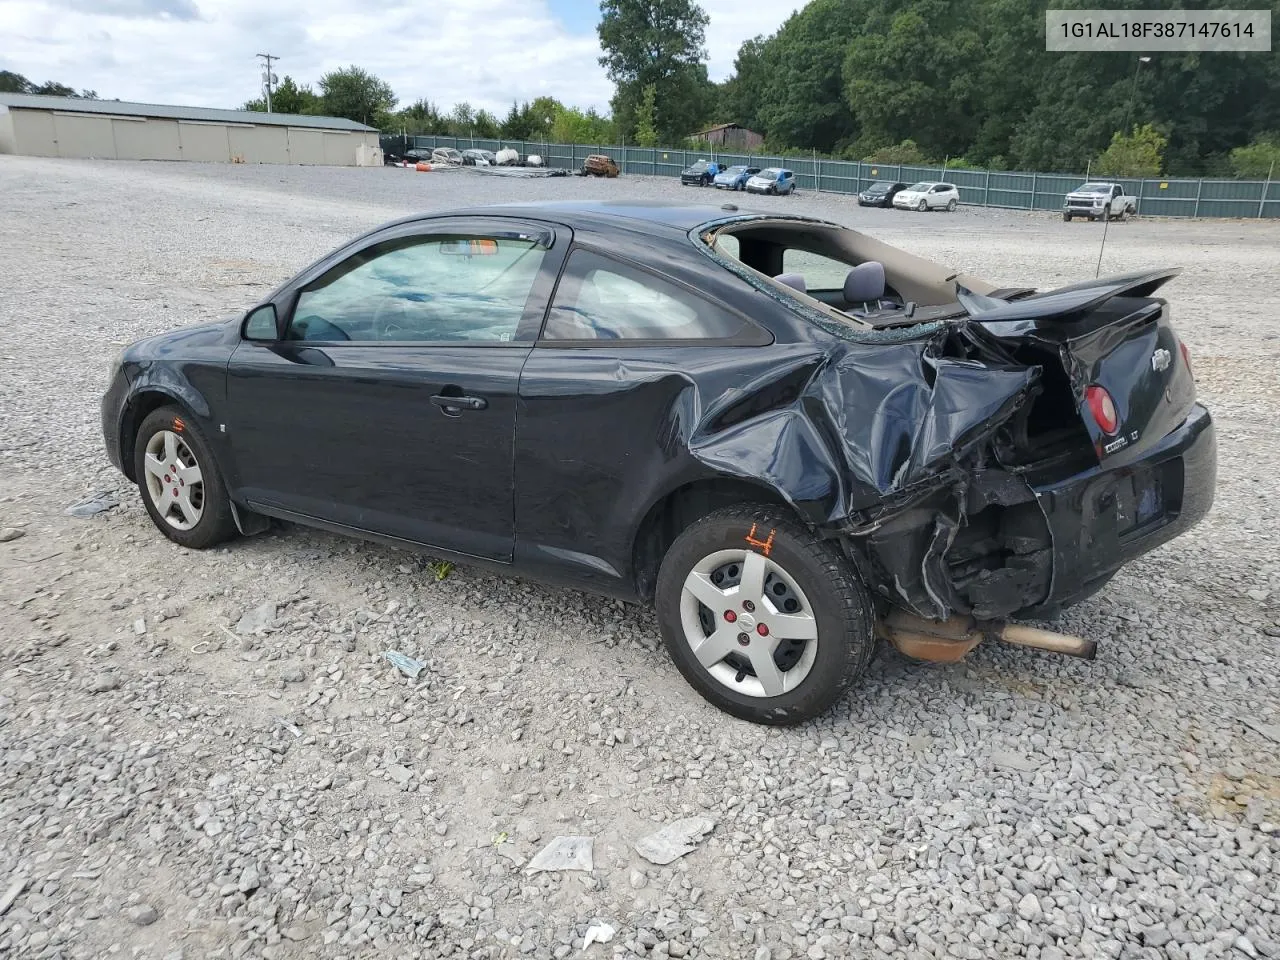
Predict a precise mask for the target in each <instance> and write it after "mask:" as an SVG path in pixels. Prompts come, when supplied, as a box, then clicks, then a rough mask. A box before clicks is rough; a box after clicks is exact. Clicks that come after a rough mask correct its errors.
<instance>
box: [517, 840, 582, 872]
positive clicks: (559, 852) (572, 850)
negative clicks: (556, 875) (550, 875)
mask: <svg viewBox="0 0 1280 960" xmlns="http://www.w3.org/2000/svg"><path fill="white" fill-rule="evenodd" d="M592 866H593V864H592V859H591V838H590V837H556V838H555V839H554V840H552V841H551V842H550V843H548V844H547V845H546V846H545V847H543V848H542V849H541V850H539V851H538V852H537V853H536V854H534V857H533V859H532V860H530V861H529V866H528V867H526V868H525V869H526V870H527V871H528V872H529V873H541V872H543V871H553V870H591V869H592Z"/></svg>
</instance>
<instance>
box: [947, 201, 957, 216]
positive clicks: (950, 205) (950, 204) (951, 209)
mask: <svg viewBox="0 0 1280 960" xmlns="http://www.w3.org/2000/svg"><path fill="white" fill-rule="evenodd" d="M956 206H957V204H956V201H955V200H954V199H952V200H948V201H947V213H955V212H956Z"/></svg>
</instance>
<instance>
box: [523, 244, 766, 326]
mask: <svg viewBox="0 0 1280 960" xmlns="http://www.w3.org/2000/svg"><path fill="white" fill-rule="evenodd" d="M746 328H747V322H746V321H745V320H743V319H742V318H740V317H738V316H737V315H735V314H733V313H731V312H729V311H728V310H725V309H724V308H723V307H719V306H717V305H716V304H714V303H712V302H711V301H710V300H705V299H703V298H702V297H701V296H699V295H698V294H696V293H694V292H693V291H691V290H686V289H685V288H683V287H681V286H679V285H678V284H675V283H671V282H669V281H667V280H663V279H661V278H660V277H657V276H655V275H653V274H651V273H648V272H646V271H644V270H640V269H638V268H636V267H632V266H629V265H627V264H624V263H622V262H620V261H617V260H613V259H611V258H609V257H603V256H600V255H599V254H596V253H592V252H590V251H587V250H575V251H574V252H573V253H572V254H570V255H569V263H568V265H567V266H566V267H565V272H564V275H563V276H562V277H561V278H560V286H559V287H558V288H557V290H556V296H555V300H554V301H553V302H552V305H551V312H550V314H549V315H548V317H547V326H546V329H545V330H544V332H543V335H542V338H543V339H544V340H712V339H722V338H727V337H732V336H735V335H736V334H739V333H741V332H743V331H744V330H745V329H746Z"/></svg>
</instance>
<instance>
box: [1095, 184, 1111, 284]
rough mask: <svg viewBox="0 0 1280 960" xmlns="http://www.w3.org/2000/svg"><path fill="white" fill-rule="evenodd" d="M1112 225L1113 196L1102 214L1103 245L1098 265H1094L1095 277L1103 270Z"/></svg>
mask: <svg viewBox="0 0 1280 960" xmlns="http://www.w3.org/2000/svg"><path fill="white" fill-rule="evenodd" d="M1109 226H1111V198H1110V197H1108V198H1107V208H1106V212H1105V213H1103V214H1102V246H1100V247H1099V248H1098V265H1097V266H1096V267H1094V270H1093V279H1095V280H1097V279H1098V274H1099V273H1101V272H1102V251H1103V250H1106V249H1107V227H1109Z"/></svg>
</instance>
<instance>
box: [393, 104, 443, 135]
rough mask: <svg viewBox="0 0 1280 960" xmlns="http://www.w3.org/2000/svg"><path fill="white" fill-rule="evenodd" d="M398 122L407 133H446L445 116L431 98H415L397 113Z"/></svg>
mask: <svg viewBox="0 0 1280 960" xmlns="http://www.w3.org/2000/svg"><path fill="white" fill-rule="evenodd" d="M395 120H396V123H397V124H398V125H399V126H400V129H401V130H403V131H404V132H405V133H407V134H418V133H428V134H429V133H446V132H447V131H448V125H447V123H446V122H445V118H444V116H443V115H442V114H441V113H440V111H439V110H437V109H436V106H435V104H434V103H432V102H431V101H430V100H415V101H414V102H413V103H411V104H409V106H407V107H405V108H403V109H402V110H400V111H398V112H397V113H396V117H395Z"/></svg>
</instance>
